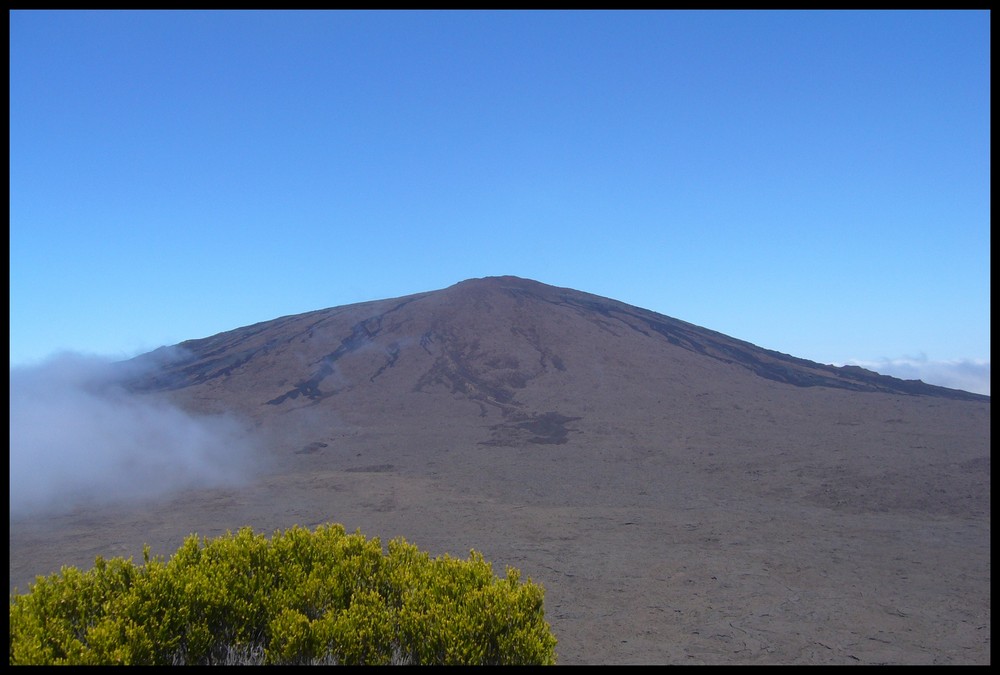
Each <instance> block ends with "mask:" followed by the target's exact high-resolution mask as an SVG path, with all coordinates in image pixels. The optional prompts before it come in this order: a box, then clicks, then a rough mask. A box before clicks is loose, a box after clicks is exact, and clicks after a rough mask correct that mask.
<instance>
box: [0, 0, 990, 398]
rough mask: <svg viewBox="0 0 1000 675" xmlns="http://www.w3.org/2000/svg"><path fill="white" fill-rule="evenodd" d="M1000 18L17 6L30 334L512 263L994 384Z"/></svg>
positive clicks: (778, 336) (765, 339)
mask: <svg viewBox="0 0 1000 675" xmlns="http://www.w3.org/2000/svg"><path fill="white" fill-rule="evenodd" d="M989 59H990V24H989V13H988V12H986V11H956V12H940V11H935V12H897V11H883V12H841V11H835V12H809V11H797V12H787V13H785V12H764V11H748V12H729V11H717V12H676V11H653V12H637V11H627V12H596V11H586V12H556V11H546V12H536V11H525V12H485V11H478V12H430V11H419V12H403V11H380V12H340V11H333V12H329V11H328V12H302V11H295V12H225V11H223V12H177V11H168V12H68V11H56V12H38V11H14V12H11V14H10V359H11V365H12V367H13V366H20V365H27V364H35V363H38V362H40V361H42V360H44V359H45V358H46V357H48V356H50V355H52V354H54V353H56V352H60V351H65V350H69V351H73V352H79V353H83V354H96V355H104V356H109V357H112V358H119V357H127V356H131V355H134V354H136V353H139V352H142V351H147V350H150V349H154V348H156V347H158V346H160V345H164V344H175V343H177V342H180V341H183V340H186V339H191V338H199V337H206V336H209V335H213V334H215V333H218V332H221V331H225V330H229V329H232V328H237V327H241V326H245V325H249V324H252V323H256V322H258V321H264V320H268V319H272V318H275V317H278V316H283V315H288V314H296V313H300V312H306V311H310V310H315V309H321V308H325V307H332V306H337V305H343V304H349V303H355V302H362V301H366V300H374V299H381V298H387V297H396V296H400V295H408V294H411V293H417V292H421V291H428V290H435V289H439V288H444V287H446V286H450V285H451V284H454V283H457V282H459V281H462V280H464V279H468V278H472V277H483V276H492V275H502V274H513V275H517V276H522V277H527V278H532V279H536V280H538V281H542V282H544V283H548V284H553V285H556V286H567V287H572V288H576V289H579V290H583V291H587V292H590V293H595V294H598V295H603V296H608V297H611V298H615V299H617V300H621V301H624V302H628V303H630V304H633V305H638V306H641V307H645V308H648V309H652V310H654V311H657V312H661V313H663V314H666V315H669V316H672V317H676V318H679V319H682V320H685V321H689V322H691V323H695V324H698V325H701V326H705V327H707V328H711V329H714V330H718V331H721V332H723V333H726V334H728V335H732V336H734V337H737V338H740V339H744V340H748V341H750V342H753V343H755V344H757V345H760V346H762V347H766V348H769V349H776V350H778V351H781V352H785V353H789V354H793V355H795V356H799V357H803V358H807V359H811V360H814V361H819V362H822V363H836V364H838V365H839V364H844V363H860V364H862V365H867V366H868V367H872V368H873V369H876V370H879V371H880V372H886V373H888V374H901V375H902V376H906V377H920V378H921V379H925V380H926V381H928V382H934V383H937V384H944V385H946V386H958V387H960V388H965V389H970V390H973V391H981V392H983V393H988V392H989V359H990V351H989V348H990V328H989V321H990V311H989V300H990V293H989V275H990V254H989V247H990V191H989V179H990V104H989V101H990V67H989Z"/></svg>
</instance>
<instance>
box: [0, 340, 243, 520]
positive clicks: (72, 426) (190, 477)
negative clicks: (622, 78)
mask: <svg viewBox="0 0 1000 675" xmlns="http://www.w3.org/2000/svg"><path fill="white" fill-rule="evenodd" d="M129 372H132V374H134V369H133V368H122V367H121V365H120V364H119V365H114V364H112V363H111V362H110V361H109V360H107V359H102V358H99V357H91V356H81V355H79V354H70V353H65V354H61V355H58V356H55V357H52V358H50V359H49V360H47V361H45V362H43V363H41V364H39V365H36V366H30V367H17V368H11V370H10V513H11V515H12V516H20V515H25V514H28V513H32V512H37V511H46V512H53V511H66V510H68V509H70V508H73V507H74V506H77V505H78V504H81V503H87V502H93V501H101V502H108V501H126V500H136V499H143V498H148V497H156V496H161V495H164V494H166V493H168V492H171V491H174V490H180V489H185V488H193V487H202V486H210V485H224V484H236V483H239V482H241V481H242V480H245V479H246V478H248V477H249V475H250V472H251V471H252V470H253V468H254V467H255V466H256V458H257V457H259V453H258V452H257V451H256V448H255V445H254V443H253V441H252V439H251V436H250V434H249V433H247V432H246V431H245V429H244V428H243V426H241V425H240V424H239V423H237V422H236V420H234V419H233V418H230V417H226V416H212V417H206V416H203V417H196V416H193V415H190V414H188V413H186V412H184V411H182V410H181V409H179V408H177V407H176V406H173V405H170V404H168V403H166V402H164V401H162V400H159V399H157V398H155V397H152V396H149V395H137V394H130V393H128V392H127V391H126V390H125V389H124V388H123V387H122V386H121V384H120V381H121V378H122V376H123V375H126V376H127V374H128V373H129Z"/></svg>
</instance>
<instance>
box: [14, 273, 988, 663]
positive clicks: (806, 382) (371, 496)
mask: <svg viewBox="0 0 1000 675" xmlns="http://www.w3.org/2000/svg"><path fill="white" fill-rule="evenodd" d="M137 366H142V367H141V368H137ZM122 367H123V371H122V372H123V377H126V375H125V373H134V372H142V373H143V374H142V375H141V376H133V375H128V376H127V386H128V388H129V389H130V390H131V391H132V392H134V393H135V395H137V396H142V397H150V398H157V399H163V400H165V401H170V402H171V403H173V404H176V405H179V406H181V407H182V408H184V409H185V410H188V411H191V412H194V413H201V414H216V413H227V414H234V415H237V416H239V417H240V418H241V419H243V420H245V421H246V423H247V424H248V425H249V426H252V427H253V428H254V429H255V430H256V433H257V434H258V435H259V436H260V438H262V439H264V440H265V442H266V445H267V448H268V463H267V470H266V472H264V473H262V474H261V475H260V476H259V478H258V479H257V480H256V481H254V482H252V483H251V484H249V485H246V486H243V487H240V488H226V489H221V488H215V489H212V490H200V491H197V490H196V491H191V492H189V493H185V494H184V495H181V496H178V497H173V498H170V499H165V500H160V501H157V502H156V503H149V504H140V505H131V506H129V507H128V508H122V507H110V506H105V507H94V508H92V509H86V510H78V511H76V512H74V513H73V514H69V515H63V516H59V517H47V518H45V519H41V518H36V519H33V520H25V521H24V522H13V521H12V523H11V586H12V587H13V586H15V585H17V586H19V587H21V588H24V587H25V586H26V581H29V580H31V579H32V578H33V575H34V574H36V573H49V572H51V571H54V570H56V569H58V567H59V565H61V564H75V565H79V566H82V567H89V566H90V565H91V564H92V563H93V557H94V556H95V555H103V556H105V557H110V556H113V555H133V556H136V557H137V556H138V554H139V553H140V552H141V550H142V545H143V544H144V543H150V544H151V545H152V546H153V549H154V552H156V553H159V554H161V555H169V554H170V553H172V552H173V550H175V549H176V547H177V546H179V544H180V542H181V541H182V540H183V537H184V536H185V535H187V534H189V533H191V532H197V533H199V534H201V535H204V536H215V535H217V534H221V533H222V532H225V531H226V530H233V531H235V530H236V529H238V528H239V527H242V526H245V525H250V526H252V527H254V528H255V529H257V530H258V531H263V532H271V531H273V530H275V529H279V528H280V529H283V528H287V527H290V526H292V525H295V524H298V525H302V526H307V527H314V526H315V525H317V524H320V523H324V522H340V523H343V524H344V525H345V526H347V527H348V528H349V529H353V528H360V529H361V530H362V532H364V533H365V534H367V535H370V536H379V537H380V538H382V539H383V541H386V540H388V539H390V538H393V537H396V536H402V537H405V538H406V539H407V540H408V541H410V542H412V543H414V544H416V545H417V546H419V547H421V548H422V549H424V550H427V551H429V552H431V553H432V554H435V555H437V554H443V553H449V554H451V555H457V556H462V557H464V556H466V555H468V552H469V549H476V550H477V551H480V552H482V553H483V554H484V556H485V557H486V559H487V560H492V561H493V562H494V565H495V567H496V569H497V571H498V572H499V571H500V570H502V569H503V567H504V566H505V565H511V566H514V567H517V568H518V569H520V570H521V571H522V574H523V575H524V576H528V577H531V578H532V579H533V580H535V581H537V582H539V583H541V584H542V585H543V586H544V587H545V588H546V617H547V619H548V621H549V622H550V623H551V625H552V628H553V632H554V633H555V635H556V637H557V638H558V639H559V645H558V647H557V654H558V662H559V663H565V664H584V663H597V664H633V663H634V664H639V663H664V664H679V663H710V664H729V663H761V664H765V663H766V664H778V663H802V664H818V663H824V664H825V663H830V664H833V663H989V633H990V619H989V616H990V602H989V596H990V593H989V589H990V584H989V581H990V572H989V567H990V555H989V540H990V536H989V534H990V530H989V522H990V508H989V504H990V481H989V472H990V451H989V441H990V425H989V413H990V403H989V397H987V396H981V395H977V394H971V393H968V392H964V391H958V390H953V389H947V388H943V387H936V386H932V385H928V384H925V383H923V382H919V381H912V380H900V379H897V378H892V377H887V376H883V375H880V374H877V373H874V372H872V371H868V370H865V369H862V368H858V367H835V366H832V365H824V364H819V363H814V362H811V361H808V360H805V359H801V358H796V357H794V356H790V355H786V354H782V353H779V352H776V351H772V350H768V349H765V348H762V347H758V346H755V345H753V344H750V343H748V342H745V341H742V340H739V339H736V338H733V337H729V336H726V335H723V334H721V333H718V332H715V331H712V330H709V329H706V328H702V327H699V326H695V325H693V324H690V323H686V322H684V321H681V320H678V319H674V318H671V317H668V316H664V315H662V314H658V313H656V312H652V311H649V310H646V309H642V308H639V307H634V306H631V305H628V304H625V303H623V302H619V301H616V300H612V299H609V298H604V297H600V296H596V295H591V294H588V293H584V292H581V291H577V290H573V289H567V288H557V287H553V286H549V285H545V284H542V283H539V282H536V281H531V280H527V279H521V278H517V277H489V278H483V279H470V280H468V281H463V282H461V283H458V284H455V285H454V286H451V287H449V288H445V289H442V290H436V291H430V292H424V293H416V294H413V295H408V296H405V297H399V298H393V299H386V300H377V301H372V302H365V303H360V304H353V305H347V306H341V307H334V308H331V309H324V310H318V311H314V312H308V313H305V314H297V315H294V316H285V317H281V318H277V319H274V320H271V321H265V322H262V323H258V324H255V325H252V326H247V327H244V328H238V329H235V330H231V331H228V332H225V333H220V334H218V335H215V336H212V337H208V338H203V339H196V340H189V341H186V342H183V343H181V344H179V345H175V346H172V347H165V348H162V349H160V350H156V351H154V352H150V353H149V354H145V355H142V356H140V357H138V358H137V359H135V360H134V361H133V362H131V363H128V364H122ZM150 451H155V449H152V448H151V450H150ZM137 559H138V558H137Z"/></svg>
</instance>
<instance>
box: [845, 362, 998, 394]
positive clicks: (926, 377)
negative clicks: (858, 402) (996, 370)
mask: <svg viewBox="0 0 1000 675" xmlns="http://www.w3.org/2000/svg"><path fill="white" fill-rule="evenodd" d="M842 365H850V366H861V367H862V368H867V369H869V370H874V371H875V372H877V373H881V374H882V375H891V376H892V377H898V378H901V379H904V380H922V381H924V382H926V383H927V384H935V385H938V386H940V387H948V388H949V389H961V390H963V391H970V392H972V393H974V394H986V395H987V396H988V395H989V394H990V362H989V361H979V360H975V359H961V360H955V361H932V360H930V359H928V358H927V356H926V355H924V354H921V355H920V356H904V357H901V358H894V359H889V358H883V359H879V360H877V361H864V360H860V359H851V360H849V361H847V362H845V363H844V364H842Z"/></svg>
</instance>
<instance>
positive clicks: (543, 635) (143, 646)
mask: <svg viewBox="0 0 1000 675" xmlns="http://www.w3.org/2000/svg"><path fill="white" fill-rule="evenodd" d="M387 549H388V552H385V551H384V550H383V548H382V544H381V542H380V541H379V539H377V538H372V539H366V538H365V537H364V535H362V534H361V533H360V532H355V533H354V534H348V533H347V532H346V531H345V530H344V528H343V526H341V525H328V526H320V527H319V528H317V529H316V530H315V531H309V530H307V529H304V528H300V527H293V528H292V529H289V530H286V531H284V532H275V533H274V535H273V537H272V538H271V539H270V540H268V539H267V538H265V537H264V536H263V535H258V534H255V533H254V532H253V530H251V529H250V528H244V529H241V530H240V531H239V532H237V533H236V534H235V535H233V534H232V533H227V534H226V535H224V536H222V537H219V538H217V539H214V540H209V539H202V540H199V538H198V537H197V536H195V535H191V536H190V537H188V538H187V539H186V540H185V541H184V544H183V545H182V546H181V547H180V549H178V551H177V552H176V553H175V554H174V555H173V556H172V557H171V558H170V560H169V561H167V562H164V561H163V560H162V559H161V558H153V559H150V557H149V549H148V547H147V548H146V550H145V551H144V561H143V564H142V565H136V564H134V563H133V562H132V560H131V559H128V560H125V559H122V558H114V559H111V560H103V559H102V558H97V560H96V561H95V566H94V568H93V569H91V570H89V571H86V572H83V571H80V570H78V569H76V568H74V567H63V568H62V570H61V571H60V572H59V573H58V574H53V575H51V576H49V577H38V578H37V579H36V581H35V583H34V584H32V585H31V587H30V590H29V592H28V593H26V594H23V595H18V594H16V593H15V594H13V595H11V601H10V664H11V665H15V664H123V665H133V664H135V665H138V664H186V663H189V664H226V663H232V664H236V663H244V664H246V663H267V664H309V663H330V664H394V663H395V664H402V663H412V664H551V663H554V661H555V644H556V639H555V637H554V636H553V635H552V633H551V631H550V628H549V625H548V623H546V621H545V619H544V610H543V594H544V591H543V589H542V588H541V586H539V585H537V584H534V583H532V582H531V580H530V579H529V580H527V581H525V582H521V581H520V574H519V572H518V570H516V569H514V568H511V567H508V568H507V574H506V578H504V579H501V578H499V577H498V576H496V575H494V574H493V570H492V566H491V565H490V563H488V562H486V561H485V560H484V559H483V556H482V555H481V554H479V553H477V552H476V551H471V553H470V557H469V559H468V560H460V559H456V558H451V557H449V556H447V555H446V556H442V557H438V558H433V559H432V558H431V557H430V556H429V555H428V554H427V553H424V552H421V551H420V550H418V549H417V547H416V546H414V545H412V544H409V543H407V542H406V541H405V540H403V539H394V540H392V541H390V542H389V543H388V546H387Z"/></svg>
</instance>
